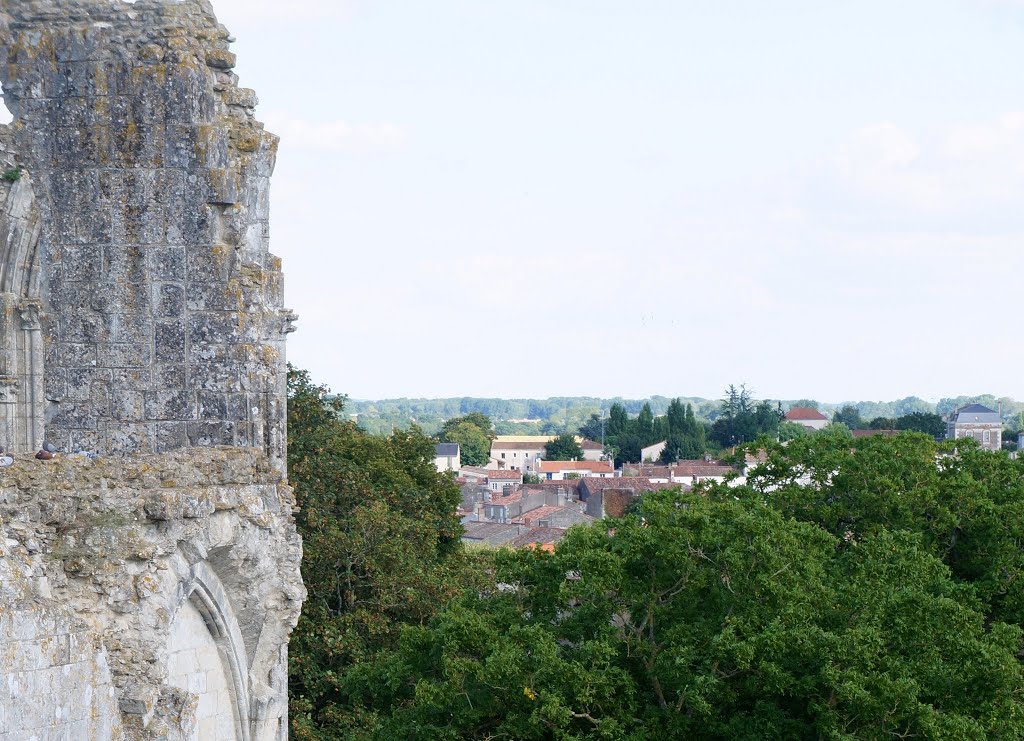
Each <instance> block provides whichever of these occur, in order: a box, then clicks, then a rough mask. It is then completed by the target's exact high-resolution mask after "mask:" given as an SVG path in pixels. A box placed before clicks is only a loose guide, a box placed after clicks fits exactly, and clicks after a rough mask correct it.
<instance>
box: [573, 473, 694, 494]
mask: <svg viewBox="0 0 1024 741" xmlns="http://www.w3.org/2000/svg"><path fill="white" fill-rule="evenodd" d="M580 485H581V486H582V487H583V488H585V489H586V490H587V491H589V492H595V491H598V490H603V489H622V490H624V491H625V490H634V491H659V490H661V489H678V488H680V487H683V485H682V484H678V483H676V484H669V483H666V482H663V481H662V482H653V481H651V480H650V479H648V478H644V477H642V476H620V477H618V478H614V479H602V478H598V477H596V476H587V477H584V478H582V479H580ZM683 488H684V489H685V487H683Z"/></svg>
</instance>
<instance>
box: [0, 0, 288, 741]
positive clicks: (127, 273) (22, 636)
mask: <svg viewBox="0 0 1024 741" xmlns="http://www.w3.org/2000/svg"><path fill="white" fill-rule="evenodd" d="M230 40H231V39H230V37H229V34H228V32H227V30H226V29H225V28H224V27H223V26H221V25H219V24H218V23H217V21H216V19H215V17H214V15H213V10H212V8H211V6H210V3H209V2H208V1H207V0H137V2H134V3H129V2H126V1H125V0H0V81H2V83H3V94H4V100H5V102H6V105H7V107H8V109H9V110H10V112H11V113H12V115H13V117H14V121H13V123H12V124H11V125H9V126H5V127H0V173H2V174H0V446H3V447H4V448H6V450H7V451H10V452H11V453H12V454H13V457H14V463H13V465H10V466H8V467H5V468H0V741H8V740H9V741H14V740H15V739H18V740H19V741H21V740H23V739H38V740H39V741H42V740H43V739H71V740H74V741H78V740H79V739H97V740H101V739H167V740H168V741H171V740H175V739H203V740H205V739H217V740H218V741H223V740H228V739H237V740H238V741H242V740H245V741H263V740H265V739H283V738H286V737H287V666H286V658H287V641H288V634H289V632H290V631H291V629H292V627H293V626H294V624H295V622H296V620H297V618H298V614H299V609H300V606H301V603H302V599H303V598H304V590H303V587H302V582H301V578H300V575H299V562H300V558H301V543H300V541H299V538H298V536H297V535H296V532H295V528H294V524H293V521H292V507H293V504H294V500H293V498H292V494H291V490H290V489H289V488H288V486H287V482H286V478H285V474H286V472H285V444H286V440H285V396H286V376H285V358H284V341H285V335H286V334H287V333H288V332H289V331H290V330H291V323H292V321H293V319H294V316H293V315H292V314H291V313H290V312H289V311H287V310H286V309H284V308H282V303H281V300H282V299H281V271H280V265H279V261H278V260H277V258H275V257H274V256H273V255H271V254H270V252H269V251H268V213H269V211H268V209H269V206H268V190H269V179H270V175H271V173H272V171H273V168H274V160H275V155H276V149H277V138H276V137H274V136H273V135H272V134H270V133H268V132H266V131H265V130H264V129H263V127H262V125H261V124H260V123H259V122H258V121H257V120H256V119H255V117H254V114H253V109H254V107H255V105H256V96H255V94H254V93H253V92H252V91H251V90H247V89H244V88H240V87H238V84H237V83H238V78H237V77H236V76H235V74H234V73H233V72H232V68H233V66H234V61H235V59H234V55H233V54H232V53H231V52H230V50H229V41H230ZM44 440H45V441H48V442H49V443H52V445H53V446H55V447H56V449H57V451H58V453H57V455H56V457H55V458H54V459H53V460H36V459H35V458H34V455H33V454H34V453H35V451H37V450H38V449H39V448H40V446H41V445H42V444H43V442H44Z"/></svg>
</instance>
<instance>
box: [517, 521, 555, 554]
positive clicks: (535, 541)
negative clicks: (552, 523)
mask: <svg viewBox="0 0 1024 741" xmlns="http://www.w3.org/2000/svg"><path fill="white" fill-rule="evenodd" d="M564 535H565V529H564V528H559V527H534V528H530V529H529V530H527V531H526V532H525V533H523V534H522V535H520V536H518V537H516V538H514V539H512V540H510V541H509V542H508V543H506V544H505V545H507V546H508V547H509V548H540V549H541V550H542V551H548V552H554V550H555V544H556V543H558V541H560V540H561V539H562V537H563V536H564Z"/></svg>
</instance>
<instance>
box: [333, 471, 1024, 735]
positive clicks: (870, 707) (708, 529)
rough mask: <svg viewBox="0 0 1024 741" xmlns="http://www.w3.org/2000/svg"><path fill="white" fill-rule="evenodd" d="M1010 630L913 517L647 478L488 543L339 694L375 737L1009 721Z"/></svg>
mask: <svg viewBox="0 0 1024 741" xmlns="http://www.w3.org/2000/svg"><path fill="white" fill-rule="evenodd" d="M1021 635H1022V633H1021V630H1020V629H1019V628H1018V627H1015V626H1010V625H1006V624H1003V623H998V622H996V623H987V621H986V619H985V616H984V615H983V614H982V612H981V611H979V609H978V603H977V600H976V598H975V597H974V595H973V593H972V591H971V589H970V588H967V587H965V586H964V585H962V584H959V583H957V582H956V580H955V579H954V578H953V577H952V576H951V574H950V572H949V570H948V569H947V568H946V567H945V566H944V565H943V564H942V563H941V561H939V560H938V559H937V558H935V557H934V556H932V555H930V554H929V553H928V552H927V550H926V549H924V548H923V547H922V545H921V542H920V539H919V538H917V537H916V536H914V535H912V534H908V533H891V532H888V531H886V532H880V533H878V534H876V535H872V536H869V537H865V538H863V539H859V540H857V541H855V542H854V541H848V540H846V539H843V538H836V537H835V536H833V535H831V534H829V533H827V532H826V531H824V530H822V529H821V528H819V527H817V526H816V525H813V524H811V523H807V522H797V521H795V520H793V519H791V518H787V517H785V516H783V515H782V514H780V513H779V512H776V511H774V510H773V509H772V508H770V507H765V506H764V504H763V502H762V503H758V502H753V501H736V500H734V499H733V500H729V499H726V498H721V499H719V498H715V497H705V496H700V495H698V494H682V493H680V492H678V491H677V492H658V493H654V494H649V495H646V496H645V497H643V498H642V499H641V500H640V501H639V504H638V506H637V508H636V513H635V514H631V515H628V516H626V517H624V518H622V519H617V520H609V521H605V522H601V523H598V524H597V525H595V526H592V527H583V528H574V529H572V530H571V531H570V532H569V533H568V535H567V536H566V538H565V540H563V541H562V543H561V544H560V545H559V547H558V549H556V551H555V552H554V553H553V554H550V553H546V552H543V551H507V552H503V553H501V554H499V555H498V557H497V571H496V574H495V578H494V584H493V585H492V586H491V588H489V589H484V590H477V591H473V592H466V593H465V594H464V596H463V597H462V599H461V600H457V601H455V602H454V603H453V604H452V605H451V606H449V607H448V608H447V609H445V610H444V611H442V612H441V613H440V614H439V615H438V616H437V617H436V618H435V619H434V620H432V621H431V622H430V623H429V624H427V625H424V626H411V627H409V628H407V629H406V630H405V632H404V633H403V637H402V641H401V644H400V645H399V647H398V648H397V650H395V651H393V652H390V653H389V654H388V655H387V656H386V657H384V658H382V659H381V660H380V661H378V662H374V663H373V664H366V665H364V666H362V667H360V669H359V671H358V672H357V674H356V676H355V677H354V681H353V686H358V687H359V690H358V691H354V692H353V694H352V697H353V699H354V702H355V706H356V707H357V708H358V709H359V711H360V712H362V713H363V714H364V715H365V716H366V717H371V718H372V719H373V735H374V736H375V737H380V738H384V737H393V738H409V739H433V738H438V739H457V738H480V739H483V738H497V737H505V738H516V739H550V738H563V739H584V738H608V739H613V738H614V739H620V738H621V739H653V738H695V739H735V738H797V739H816V738H845V739H855V738H864V739H885V738H890V737H892V736H897V737H898V736H903V737H918V738H945V739H959V738H989V737H993V738H1016V737H1019V736H1020V735H1021V734H1022V733H1024V706H1022V698H1021V697H1020V687H1021V686H1022V681H1024V674H1022V669H1021V662H1020V661H1019V660H1018V658H1017V656H1016V652H1017V649H1018V647H1019V645H1020V641H1021Z"/></svg>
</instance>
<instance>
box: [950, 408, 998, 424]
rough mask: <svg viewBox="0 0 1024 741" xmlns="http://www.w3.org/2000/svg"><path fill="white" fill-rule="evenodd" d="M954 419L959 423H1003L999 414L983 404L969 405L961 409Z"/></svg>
mask: <svg viewBox="0 0 1024 741" xmlns="http://www.w3.org/2000/svg"><path fill="white" fill-rule="evenodd" d="M953 419H954V421H955V422H957V423H969V422H977V423H982V424H1000V423H1001V422H1002V420H1000V419H999V412H997V411H996V410H995V409H989V408H988V407H987V406H984V405H982V404H968V405H967V406H965V407H960V409H958V410H957V411H956V414H955V415H954V417H953Z"/></svg>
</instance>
